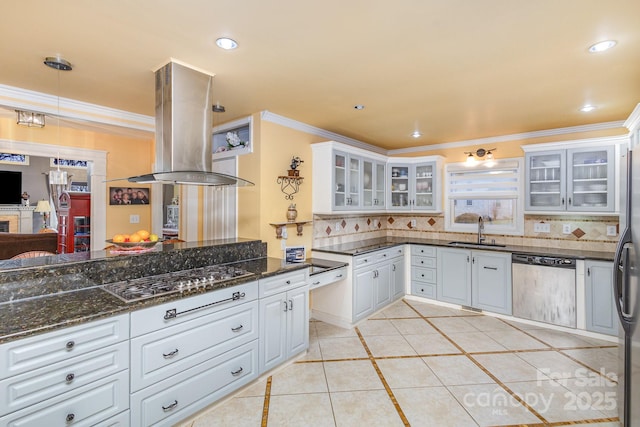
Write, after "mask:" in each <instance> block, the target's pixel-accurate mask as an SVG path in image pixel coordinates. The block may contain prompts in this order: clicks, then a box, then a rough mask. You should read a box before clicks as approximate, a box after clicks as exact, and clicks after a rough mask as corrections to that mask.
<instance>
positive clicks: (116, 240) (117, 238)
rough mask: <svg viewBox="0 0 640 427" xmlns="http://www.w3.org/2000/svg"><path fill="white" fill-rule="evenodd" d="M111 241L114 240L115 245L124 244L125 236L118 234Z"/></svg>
mask: <svg viewBox="0 0 640 427" xmlns="http://www.w3.org/2000/svg"><path fill="white" fill-rule="evenodd" d="M111 240H113V242H114V243H122V242H124V236H123V235H122V234H116V235H115V236H113V239H111Z"/></svg>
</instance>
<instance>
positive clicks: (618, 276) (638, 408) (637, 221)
mask: <svg viewBox="0 0 640 427" xmlns="http://www.w3.org/2000/svg"><path fill="white" fill-rule="evenodd" d="M634 151H635V152H634ZM624 163H626V165H627V167H626V171H625V168H621V169H622V170H623V175H622V177H621V180H620V184H621V187H620V190H621V191H620V198H621V200H620V230H621V232H620V241H619V242H618V246H617V248H616V256H615V261H614V276H615V277H614V289H613V292H614V297H615V301H616V308H617V310H618V316H619V317H620V323H621V327H620V328H619V330H620V337H619V338H620V339H619V342H620V347H619V358H618V360H619V363H620V366H619V368H620V369H618V371H619V372H620V373H623V375H622V376H621V377H620V378H619V379H618V413H619V416H620V422H621V423H622V425H624V426H625V427H627V426H629V427H630V426H640V404H639V402H640V331H638V309H639V307H640V300H639V298H640V292H638V286H639V285H640V270H639V268H640V147H638V148H636V149H635V150H631V151H627V152H626V153H625V154H624V155H623V159H622V161H621V166H622V165H624ZM625 172H626V173H625Z"/></svg>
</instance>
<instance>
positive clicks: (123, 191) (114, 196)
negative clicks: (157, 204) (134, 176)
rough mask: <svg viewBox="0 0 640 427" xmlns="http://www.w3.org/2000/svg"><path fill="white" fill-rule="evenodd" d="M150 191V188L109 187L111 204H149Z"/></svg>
mask: <svg viewBox="0 0 640 427" xmlns="http://www.w3.org/2000/svg"><path fill="white" fill-rule="evenodd" d="M150 193H151V190H150V189H149V188H137V187H109V205H122V206H125V205H148V204H149V203H150V200H151V195H150Z"/></svg>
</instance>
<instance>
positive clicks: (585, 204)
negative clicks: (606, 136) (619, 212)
mask: <svg viewBox="0 0 640 427" xmlns="http://www.w3.org/2000/svg"><path fill="white" fill-rule="evenodd" d="M567 195H568V199H567V210H570V211H580V212H585V211H586V212H601V211H603V212H609V211H614V210H615V209H614V196H615V191H614V148H613V147H604V148H600V149H593V148H590V149H587V148H575V149H571V150H567Z"/></svg>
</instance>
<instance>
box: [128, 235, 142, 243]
mask: <svg viewBox="0 0 640 427" xmlns="http://www.w3.org/2000/svg"><path fill="white" fill-rule="evenodd" d="M141 240H142V237H140V235H139V234H138V233H133V234H132V235H131V236H129V241H130V242H139V241H141Z"/></svg>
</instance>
